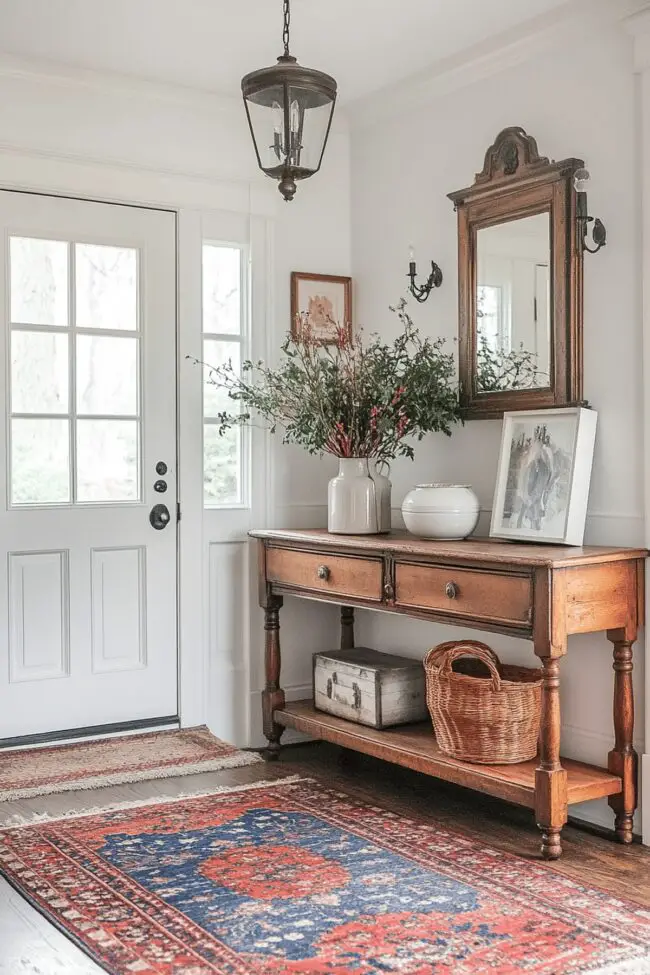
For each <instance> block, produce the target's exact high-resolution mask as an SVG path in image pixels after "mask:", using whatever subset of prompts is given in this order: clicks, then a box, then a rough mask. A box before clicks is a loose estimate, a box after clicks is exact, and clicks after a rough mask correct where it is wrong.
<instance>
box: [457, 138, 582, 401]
mask: <svg viewBox="0 0 650 975" xmlns="http://www.w3.org/2000/svg"><path fill="white" fill-rule="evenodd" d="M583 166H584V163H583V162H582V160H580V159H564V160H562V161H561V162H551V161H549V160H548V159H547V158H545V157H543V156H540V155H539V152H538V150H537V143H536V142H535V140H534V139H533V138H532V136H529V135H526V133H525V132H524V130H523V129H522V128H519V127H518V126H513V127H511V128H508V129H504V130H503V131H502V132H500V133H499V135H498V136H497V138H496V141H495V142H494V145H492V146H490V148H489V149H488V151H487V153H486V156H485V162H484V165H483V169H482V170H481V172H480V173H477V175H476V178H475V181H474V185H473V186H470V187H468V188H467V189H464V190H458V191H457V192H455V193H450V194H449V198H450V199H451V200H453V201H454V205H455V208H456V210H457V211H458V280H459V358H460V370H459V377H460V387H461V404H462V407H463V413H464V416H465V418H466V419H479V418H486V417H498V416H502V415H503V412H504V410H529V409H539V408H543V407H551V406H567V405H570V404H576V403H579V402H581V401H582V257H583V251H582V240H581V237H580V232H579V227H578V221H577V218H576V193H575V190H574V186H573V178H574V174H575V172H576V170H578V169H581V168H583Z"/></svg>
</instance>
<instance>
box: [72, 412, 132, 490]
mask: <svg viewBox="0 0 650 975" xmlns="http://www.w3.org/2000/svg"><path fill="white" fill-rule="evenodd" d="M139 496H140V491H139V478H138V422H137V420H78V421H77V500H78V501H137V500H139Z"/></svg>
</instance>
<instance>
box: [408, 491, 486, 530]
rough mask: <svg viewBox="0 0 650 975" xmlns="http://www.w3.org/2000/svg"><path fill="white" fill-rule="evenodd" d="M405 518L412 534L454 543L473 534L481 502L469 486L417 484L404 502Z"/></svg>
mask: <svg viewBox="0 0 650 975" xmlns="http://www.w3.org/2000/svg"><path fill="white" fill-rule="evenodd" d="M402 515H403V517H404V524H405V525H406V527H407V529H408V531H410V532H411V534H413V535H419V536H420V537H421V538H438V539H446V540H448V541H453V540H457V539H462V538H467V536H468V535H471V534H472V532H473V531H474V529H475V528H476V525H477V522H478V516H479V502H478V498H477V497H476V495H475V494H474V492H473V491H472V489H471V487H469V485H467V484H418V485H417V486H416V487H414V488H413V490H412V491H409V493H408V494H407V495H406V497H405V498H404V502H403V504H402Z"/></svg>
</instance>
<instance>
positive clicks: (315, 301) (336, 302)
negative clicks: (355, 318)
mask: <svg viewBox="0 0 650 975" xmlns="http://www.w3.org/2000/svg"><path fill="white" fill-rule="evenodd" d="M306 321H308V323H309V328H310V331H311V338H312V341H315V342H317V343H318V344H319V345H331V344H333V343H334V342H336V340H337V334H338V330H339V329H340V328H344V329H346V332H347V339H348V341H351V340H352V278H342V277H338V276H336V275H333V274H306V273H304V272H302V271H293V272H292V274H291V334H292V336H293V337H294V339H297V340H298V341H300V338H301V332H302V329H303V328H304V327H305V322H306Z"/></svg>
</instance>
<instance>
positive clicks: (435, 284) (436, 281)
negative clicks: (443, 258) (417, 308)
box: [407, 247, 442, 302]
mask: <svg viewBox="0 0 650 975" xmlns="http://www.w3.org/2000/svg"><path fill="white" fill-rule="evenodd" d="M416 276H417V270H416V267H415V253H414V251H413V248H412V247H410V248H409V273H408V275H407V277H408V278H409V279H410V281H411V283H410V285H409V291H410V292H411V294H412V295H413V297H414V298H415V300H416V301H419V302H423V301H426V300H427V298H428V297H429V295H430V294H431V292H432V290H433V289H434V288H439V287H440V285H441V284H442V271H441V270H440V268H439V267H438V265H437V264H436V262H435V261H431V273H430V274H429V277H428V278H427V280H426V281H425V283H424V284H423V285H418V284H416V283H415V278H416Z"/></svg>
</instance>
